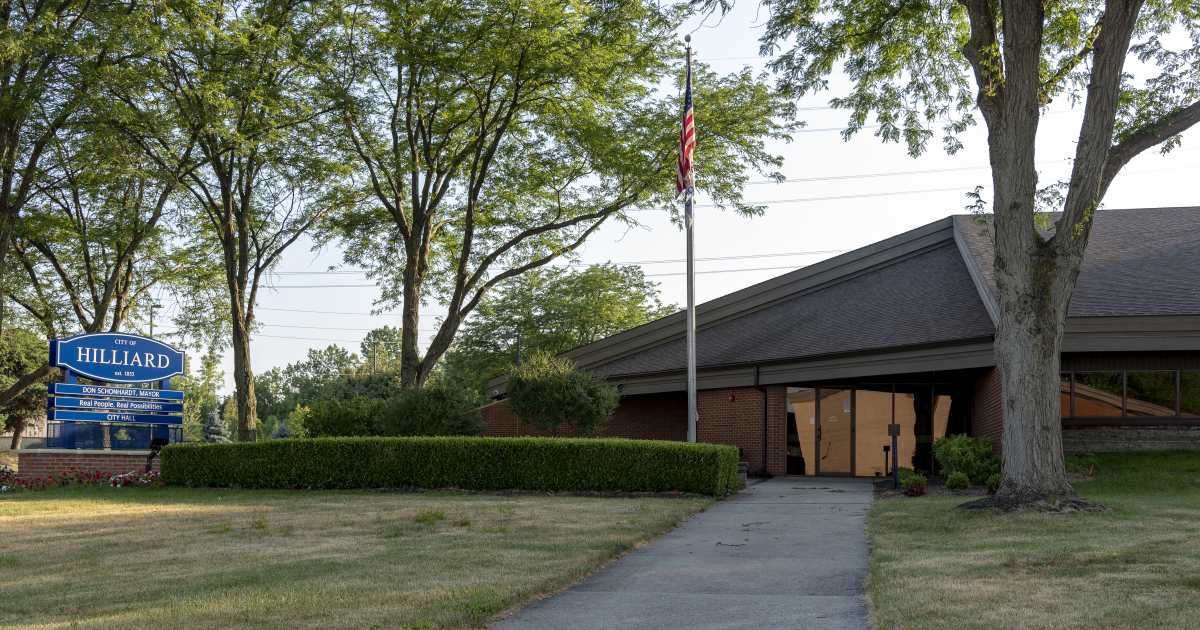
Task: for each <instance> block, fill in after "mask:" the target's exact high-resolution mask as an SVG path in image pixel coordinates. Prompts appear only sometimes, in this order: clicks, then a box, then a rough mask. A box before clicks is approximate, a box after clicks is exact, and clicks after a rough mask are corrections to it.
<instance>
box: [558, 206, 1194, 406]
mask: <svg viewBox="0 0 1200 630" xmlns="http://www.w3.org/2000/svg"><path fill="white" fill-rule="evenodd" d="M1197 278H1200V208H1155V209H1145V210H1102V211H1099V212H1098V213H1097V215H1096V226H1095V228H1094V229H1093V234H1092V238H1091V242H1090V244H1089V248H1088V255H1087V259H1086V261H1085V264H1084V267H1083V270H1082V271H1081V273H1080V277H1079V285H1078V289H1077V290H1076V295H1075V298H1074V299H1073V300H1072V305H1071V312H1070V315H1071V317H1072V318H1073V320H1077V321H1075V322H1073V323H1069V324H1068V341H1067V346H1074V347H1068V349H1069V350H1114V349H1133V348H1126V347H1124V346H1122V345H1121V344H1126V345H1128V343H1129V340H1130V339H1131V337H1130V336H1129V335H1128V334H1126V333H1128V332H1129V331H1128V326H1126V327H1125V328H1122V329H1121V330H1120V331H1119V332H1120V333H1121V334H1115V335H1114V334H1113V331H1111V330H1108V328H1109V327H1110V326H1109V322H1111V321H1116V318H1115V316H1130V317H1127V318H1124V319H1125V321H1144V320H1147V319H1155V318H1153V317H1149V318H1148V317H1146V316H1159V315H1175V316H1194V315H1200V291H1198V290H1197V286H1200V284H1198V282H1197V280H1196V279H1197ZM995 316H996V288H995V279H994V274H993V270H992V241H991V227H990V217H987V216H986V215H984V216H976V215H958V216H951V217H947V218H945V219H942V220H940V221H936V222H934V223H931V224H928V225H925V226H922V227H919V228H916V229H914V230H911V231H909V232H905V233H903V234H900V235H898V236H894V237H892V238H889V239H886V240H883V241H880V242H878V243H874V244H872V245H868V246H866V247H863V248H860V249H857V250H854V251H852V252H849V253H846V254H843V255H841V256H837V257H834V258H830V259H828V260H825V261H822V262H820V263H817V264H814V265H811V266H808V267H804V268H801V269H798V270H796V271H793V272H790V273H787V274H784V275H782V276H779V277H776V278H773V279H771V280H767V281H765V282H762V283H759V284H755V285H752V286H750V287H747V288H746V289H742V290H741V291H737V292H734V293H731V294H729V295H726V296H723V297H721V298H717V299H715V300H711V301H709V302H705V303H703V304H700V305H699V306H698V307H697V320H698V326H697V327H698V332H697V351H698V360H697V364H698V366H699V367H700V368H701V369H702V370H708V371H710V372H711V371H712V370H714V369H717V368H723V367H729V368H732V367H736V366H742V367H744V366H753V365H770V364H772V363H774V364H776V365H779V364H780V362H786V361H792V362H805V361H812V362H817V361H821V360H824V359H825V358H827V357H832V356H837V355H859V354H863V353H874V352H877V353H880V354H883V353H892V354H893V355H895V354H896V353H902V352H903V351H904V350H905V349H907V348H930V347H946V346H947V345H953V344H962V345H963V347H964V348H965V347H967V345H966V344H973V345H972V346H971V347H973V348H976V350H975V352H976V354H975V355H974V356H972V357H971V358H970V359H969V364H970V365H982V364H984V363H988V362H990V361H989V360H987V359H985V358H982V356H981V354H980V352H981V351H980V350H979V348H980V347H981V345H980V342H981V341H986V342H987V344H989V347H990V341H991V336H992V334H993V332H994V322H995ZM1096 318H1105V319H1099V320H1098V319H1096ZM1167 320H1170V321H1171V322H1174V323H1171V324H1169V325H1160V322H1164V321H1167ZM1181 320H1185V322H1186V323H1184V324H1180V323H1179V321H1181ZM1096 321H1101V322H1103V324H1102V325H1097V324H1095V323H1094V322H1096ZM1198 321H1200V319H1197V318H1194V317H1182V318H1180V317H1176V318H1157V319H1155V322H1156V323H1155V324H1153V325H1151V326H1149V328H1155V327H1158V328H1157V329H1155V331H1154V332H1155V334H1159V335H1160V337H1159V338H1158V339H1157V342H1156V343H1157V344H1158V346H1155V347H1146V348H1145V349H1172V348H1174V349H1190V348H1191V346H1196V347H1197V348H1200V326H1198V325H1197V324H1196V322H1198ZM1079 322H1083V323H1082V324H1079ZM1088 322H1093V323H1088ZM1075 324H1078V325H1075ZM1073 325H1074V328H1075V329H1078V330H1083V331H1084V332H1086V333H1087V334H1075V335H1072V327H1073ZM1089 326H1090V328H1089ZM1093 333H1094V334H1093ZM1105 335H1107V336H1105ZM1181 335H1182V336H1181ZM1085 337H1086V339H1085ZM1081 340H1083V341H1081ZM1139 342H1140V340H1139ZM1184 342H1186V343H1184ZM1114 344H1115V345H1114ZM1185 346H1186V348H1185ZM988 354H990V350H989V351H988ZM566 356H568V357H569V358H571V359H573V360H574V361H575V362H576V363H577V364H578V365H579V366H580V367H583V368H585V369H588V370H591V371H593V372H594V373H597V374H601V375H604V376H609V377H614V378H618V380H620V377H625V376H635V375H648V374H677V373H679V372H680V371H682V370H683V369H684V367H685V365H684V361H685V355H684V341H683V313H675V314H673V315H671V316H668V317H665V318H663V319H660V320H657V321H655V322H651V323H649V324H646V325H644V326H640V327H638V328H634V329H632V330H629V331H626V332H623V333H620V334H617V335H614V336H612V337H608V338H606V339H603V340H600V341H597V342H595V343H592V344H589V345H586V346H582V347H580V348H576V349H574V350H572V351H570V352H568V353H567V354H566ZM906 356H911V353H909V354H908V355H906ZM967 364H968V363H963V364H962V365H967ZM910 365H911V364H910ZM776 371H777V372H779V374H773V375H771V376H770V377H769V378H767V379H764V382H766V380H778V379H781V378H785V375H784V368H777V369H776ZM792 374H795V372H792ZM739 378H742V379H743V380H744V378H745V375H742V376H741V377H739ZM755 379H756V380H757V377H755Z"/></svg>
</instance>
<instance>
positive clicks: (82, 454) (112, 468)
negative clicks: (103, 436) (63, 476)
mask: <svg viewBox="0 0 1200 630" xmlns="http://www.w3.org/2000/svg"><path fill="white" fill-rule="evenodd" d="M149 454H150V451H89V450H77V449H59V448H39V449H30V450H27V451H18V453H17V478H19V479H36V478H38V477H46V476H48V475H55V474H58V473H61V472H63V471H66V470H69V469H78V470H82V471H85V472H102V473H105V474H108V475H120V474H124V473H127V472H142V471H144V470H145V469H146V456H147V455H149ZM153 469H154V470H158V458H157V457H156V458H154V467H153Z"/></svg>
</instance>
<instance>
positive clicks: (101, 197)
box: [10, 126, 215, 336]
mask: <svg viewBox="0 0 1200 630" xmlns="http://www.w3.org/2000/svg"><path fill="white" fill-rule="evenodd" d="M60 135H61V136H63V137H56V138H54V139H53V140H52V141H51V142H50V143H49V145H50V146H49V148H50V150H51V151H52V153H53V159H51V160H48V164H47V172H46V174H45V178H46V181H45V183H44V184H43V185H41V186H40V187H39V190H40V195H39V196H38V197H37V198H36V199H35V200H34V201H32V202H30V206H31V207H32V211H31V212H30V213H28V214H27V215H26V216H23V217H21V219H20V221H19V222H18V224H17V229H16V232H15V235H14V238H13V239H12V248H13V252H14V253H15V254H16V255H17V259H18V261H19V263H20V265H21V267H22V268H23V270H24V272H25V274H24V278H23V284H22V285H21V286H20V287H19V288H18V290H15V291H13V292H12V293H11V296H10V297H11V299H12V300H13V301H15V302H16V303H17V304H19V305H20V306H21V307H22V308H24V309H25V311H27V312H28V313H29V315H30V316H31V317H33V318H34V319H36V320H37V321H39V322H41V323H42V326H43V328H44V329H45V331H46V333H47V334H48V335H49V336H57V335H58V333H69V332H75V331H82V332H85V333H95V332H103V331H109V332H116V331H118V330H123V329H125V328H126V327H127V324H132V323H135V322H131V321H130V320H136V319H138V318H139V317H144V316H145V314H146V306H147V303H148V302H150V301H151V299H150V298H151V296H150V291H151V290H152V289H154V288H156V287H160V286H164V285H166V286H169V285H172V284H173V283H175V282H184V281H183V280H182V279H183V278H184V277H185V276H186V277H189V279H188V280H186V283H188V284H194V283H195V281H196V280H195V278H198V277H208V278H210V279H211V278H212V275H211V274H210V273H206V271H205V267H206V265H205V263H213V262H215V261H213V260H212V259H210V258H209V259H206V258H204V257H198V256H197V255H196V253H195V252H194V251H193V250H192V248H190V247H188V246H186V245H184V244H183V243H181V242H180V240H179V239H178V238H177V237H178V234H175V233H172V230H171V229H170V227H169V226H168V225H167V214H168V213H169V209H170V205H169V204H170V201H171V199H172V195H173V194H174V192H175V190H176V189H175V180H176V175H177V174H176V173H167V172H162V171H160V170H159V169H157V168H156V167H154V165H153V164H151V163H148V161H147V160H144V159H139V157H138V155H137V149H136V147H134V146H131V145H130V144H129V143H128V142H124V141H123V139H122V138H121V137H120V136H119V135H117V134H115V133H114V132H113V131H112V130H111V129H108V128H106V127H103V126H100V127H97V126H91V127H89V128H88V129H86V130H79V129H74V128H72V129H68V130H65V131H64V132H62V133H61V134H60Z"/></svg>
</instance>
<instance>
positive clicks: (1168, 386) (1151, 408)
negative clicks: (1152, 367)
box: [1125, 370, 1175, 416]
mask: <svg viewBox="0 0 1200 630" xmlns="http://www.w3.org/2000/svg"><path fill="white" fill-rule="evenodd" d="M1125 413H1126V415H1130V416H1173V415H1175V372H1174V371H1165V370H1163V371H1157V372H1128V373H1127V374H1126V375H1125Z"/></svg>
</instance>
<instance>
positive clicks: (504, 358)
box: [439, 264, 674, 397]
mask: <svg viewBox="0 0 1200 630" xmlns="http://www.w3.org/2000/svg"><path fill="white" fill-rule="evenodd" d="M673 310H674V307H672V306H664V305H663V304H662V302H661V301H660V300H659V289H658V284H657V283H655V282H652V281H649V280H647V279H646V276H645V274H644V273H643V272H642V270H641V268H640V267H637V266H632V265H630V266H619V265H611V264H607V265H592V266H589V267H587V268H585V269H582V270H575V269H572V268H570V267H564V266H552V267H545V268H542V269H538V270H535V271H531V272H529V273H526V274H523V275H521V276H519V277H517V278H514V279H512V280H510V281H508V282H506V283H504V284H502V285H500V286H499V287H497V288H496V291H494V292H493V293H491V294H489V295H488V296H487V297H485V298H484V299H483V300H482V301H481V302H480V304H479V307H478V308H477V309H476V310H475V312H474V313H472V314H471V316H470V317H469V318H468V319H467V320H466V322H464V324H463V327H462V331H461V332H460V333H459V335H458V338H457V340H456V341H455V343H454V346H453V347H452V348H451V350H450V352H449V353H448V354H447V355H446V361H445V365H444V367H443V369H442V371H441V373H440V375H439V377H440V378H442V379H445V380H447V381H449V382H451V383H454V384H455V385H457V386H462V387H467V388H468V389H471V390H473V391H475V392H477V394H478V395H480V396H481V397H482V396H484V395H485V392H484V387H485V385H486V383H487V381H488V379H490V378H492V377H496V376H500V375H502V374H504V373H506V372H507V371H508V370H509V368H510V367H511V366H512V365H513V363H514V362H515V361H516V360H517V358H518V354H521V355H526V356H527V355H530V354H532V353H535V352H542V353H549V354H558V353H561V352H565V351H567V350H570V349H571V348H574V347H576V346H581V345H584V344H587V343H591V342H593V341H596V340H598V339H602V338H604V337H607V336H609V335H613V334H616V333H618V332H621V331H623V330H628V329H630V328H634V327H635V326H640V325H641V324H645V323H646V322H649V321H652V320H654V319H658V318H660V317H664V316H666V315H668V314H670V313H671V312H672V311H673Z"/></svg>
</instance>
